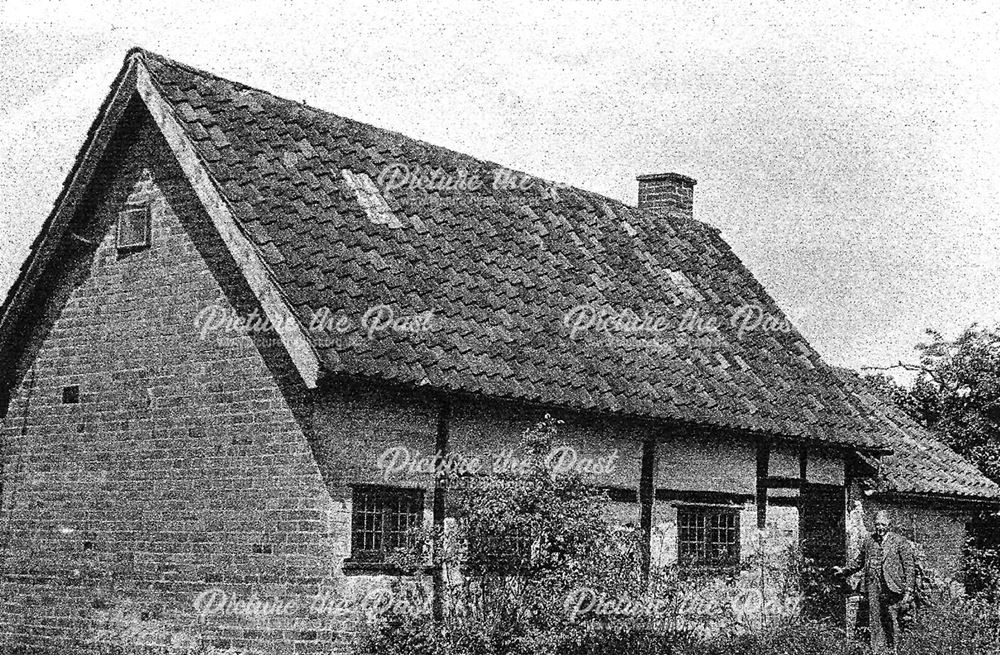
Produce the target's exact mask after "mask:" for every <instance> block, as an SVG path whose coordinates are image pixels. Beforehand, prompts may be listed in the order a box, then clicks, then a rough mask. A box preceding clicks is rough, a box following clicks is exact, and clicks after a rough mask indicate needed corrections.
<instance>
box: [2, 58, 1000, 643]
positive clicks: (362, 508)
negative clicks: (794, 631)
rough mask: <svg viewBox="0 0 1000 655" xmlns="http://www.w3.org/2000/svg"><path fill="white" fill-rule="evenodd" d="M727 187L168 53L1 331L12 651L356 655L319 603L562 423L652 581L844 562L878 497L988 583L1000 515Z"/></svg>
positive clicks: (125, 72)
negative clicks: (553, 173)
mask: <svg viewBox="0 0 1000 655" xmlns="http://www.w3.org/2000/svg"><path fill="white" fill-rule="evenodd" d="M449 181H450V182H449ZM694 187H695V181H694V180H692V179H690V178H687V177H685V176H682V175H676V174H661V175H644V176H640V177H639V202H638V207H633V206H629V205H626V204H623V203H621V202H618V201H615V200H612V199H609V198H605V197H602V196H599V195H597V194H594V193H590V192H586V191H582V190H579V189H575V188H572V187H568V186H565V185H561V184H555V183H551V182H547V181H544V180H539V179H536V178H534V177H532V176H530V175H527V174H524V173H520V172H516V171H510V170H508V169H505V168H503V167H501V166H499V165H497V164H493V163H490V162H485V161H480V160H477V159H474V158H472V157H469V156H466V155H462V154H459V153H456V152H452V151H449V150H446V149H444V148H439V147H435V146H431V145H429V144H426V143H422V142H419V141H415V140H413V139H409V138H407V137H404V136H402V135H399V134H396V133H392V132H389V131H386V130H382V129H378V128H374V127H371V126H368V125H364V124H361V123H357V122H354V121H351V120H348V119H344V118H341V117H338V116H334V115H332V114H329V113H326V112H323V111H319V110H317V109H314V108H312V107H309V106H306V105H302V104H299V103H295V102H291V101H287V100H283V99H280V98H277V97H274V96H272V95H270V94H268V93H265V92H263V91H259V90H256V89H252V88H249V87H246V86H244V85H241V84H237V83H234V82H230V81H228V80H224V79H220V78H218V77H215V76H213V75H211V74H209V73H205V72H203V71H199V70H195V69H192V68H190V67H188V66H185V65H182V64H179V63H177V62H174V61H171V60H168V59H166V58H164V57H161V56H159V55H156V54H153V53H150V52H146V51H143V50H133V51H132V52H130V53H129V54H128V56H127V58H126V61H125V64H124V66H123V68H122V70H121V72H120V74H119V75H118V77H117V79H116V80H115V82H114V84H113V86H112V89H111V92H110V94H109V96H108V98H107V100H106V101H105V103H104V105H103V106H102V108H101V111H100V114H99V116H98V117H97V119H96V121H95V123H94V125H93V127H92V129H91V130H90V133H89V135H88V137H87V140H86V143H85V144H84V145H83V148H82V149H81V151H80V154H79V156H78V158H77V160H76V163H75V166H74V167H73V169H72V171H71V173H70V175H69V177H68V179H67V181H66V183H65V186H64V188H63V190H62V193H61V194H60V196H59V198H58V199H57V202H56V205H55V208H54V209H53V211H52V213H51V215H50V216H49V217H48V219H47V220H46V222H45V224H44V226H43V228H42V231H41V233H40V234H39V236H38V238H37V239H36V241H35V243H34V245H33V248H32V250H31V254H30V256H29V257H28V260H27V261H26V262H25V264H24V266H23V267H22V270H21V274H20V276H19V278H18V280H17V282H16V284H15V285H14V287H13V288H12V289H11V291H10V292H9V294H8V296H7V299H6V301H5V303H4V305H3V308H2V317H0V358H2V363H3V368H2V370H3V373H4V375H3V384H2V399H0V400H2V402H0V406H2V411H3V415H4V419H3V432H2V436H3V451H2V453H3V459H2V465H3V469H2V478H0V480H2V483H3V486H2V495H0V502H2V505H0V598H2V601H0V617H2V618H0V640H2V643H4V644H11V645H14V644H31V645H36V646H45V647H49V648H51V649H53V650H54V651H55V652H69V651H70V650H72V649H74V648H83V647H84V646H86V643H87V641H88V640H89V639H92V638H94V636H95V635H97V637H98V638H99V637H100V635H101V634H102V632H101V631H102V630H108V629H109V626H112V627H114V626H116V625H118V624H119V623H120V624H123V625H124V624H128V625H129V629H137V628H136V626H138V629H145V630H146V632H147V633H148V634H149V635H154V636H156V635H160V636H162V635H163V634H167V633H171V632H176V631H184V630H187V629H189V628H190V627H191V626H192V625H194V624H195V623H197V622H198V621H201V622H202V625H200V626H199V629H202V630H209V631H213V630H214V631H215V634H217V635H218V639H219V642H218V643H220V644H225V645H232V646H238V647H242V646H246V645H254V646H256V647H266V646H267V644H272V646H273V647H274V648H277V646H275V644H278V643H280V644H284V645H290V646H292V647H294V648H295V650H296V651H301V652H310V651H322V650H324V649H328V648H329V645H330V644H331V643H340V642H338V639H339V638H340V635H337V634H331V633H330V631H328V630H324V629H321V628H319V627H318V624H316V625H314V624H311V623H310V622H309V620H308V619H307V620H301V617H298V618H295V619H294V620H293V618H292V617H289V616H286V614H290V613H294V612H293V610H302V611H305V609H304V608H303V603H302V602H298V603H296V602H295V601H294V600H293V599H296V598H308V597H313V598H315V597H318V595H322V602H319V601H315V602H313V604H312V605H310V608H306V609H311V610H315V609H316V608H317V607H320V606H322V607H326V606H328V605H329V604H330V603H331V602H332V601H331V600H330V599H331V598H333V597H335V596H337V595H338V594H346V593H348V591H356V590H358V589H365V588H370V587H372V586H373V585H378V584H380V582H381V581H383V580H384V579H385V578H386V577H387V576H392V575H396V574H398V572H397V571H394V570H393V569H392V568H391V567H388V566H387V565H386V563H385V554H386V552H387V551H388V550H390V549H391V548H392V547H393V546H394V545H395V544H397V543H398V542H399V540H400V539H401V535H402V534H403V533H404V532H405V531H406V530H407V529H408V528H409V527H412V526H415V525H419V524H425V523H440V522H443V521H444V519H445V516H446V512H447V508H446V504H445V494H444V490H443V489H442V488H441V487H440V485H439V484H438V479H439V476H437V475H436V472H437V471H438V470H439V469H440V467H441V466H445V465H447V466H465V467H479V468H478V469H477V470H482V469H483V468H484V467H502V466H516V465H517V458H518V457H519V454H518V453H517V452H516V449H515V448H514V446H515V445H516V444H517V442H518V437H519V435H520V434H521V433H522V432H523V430H524V429H525V428H526V427H528V426H530V425H531V424H533V423H534V422H535V421H536V420H537V419H538V418H539V417H541V416H543V415H544V414H545V413H551V414H554V415H556V416H558V417H559V418H561V419H562V420H563V421H564V422H565V423H564V425H563V426H562V430H561V432H560V438H561V439H563V440H564V443H563V444H562V445H563V447H564V448H563V450H562V451H560V453H559V454H554V455H553V457H556V458H558V461H559V462H560V463H561V465H566V466H576V467H579V469H578V470H581V471H582V472H583V473H584V474H585V475H587V476H588V477H589V479H591V480H592V481H593V482H594V483H595V484H599V485H601V486H603V487H605V488H607V489H608V490H609V493H610V495H611V497H612V498H613V499H615V500H616V506H617V507H618V508H619V510H618V511H617V512H616V517H617V518H618V519H620V520H621V521H622V522H626V523H633V524H635V525H637V526H639V527H640V528H641V530H642V531H643V533H644V534H645V535H647V539H646V540H645V543H646V547H645V548H646V550H645V553H644V555H645V557H646V558H647V559H648V561H649V565H650V566H657V565H662V564H677V565H679V566H703V565H706V564H708V565H713V566H733V565H736V564H738V563H739V561H740V559H741V557H744V556H745V555H746V553H747V552H748V551H749V549H750V542H751V540H752V539H753V537H754V535H755V534H756V533H757V531H758V530H759V529H764V530H771V531H772V532H773V533H774V534H776V535H778V536H779V537H780V539H783V540H785V541H786V542H788V543H800V544H801V545H802V547H803V549H804V550H805V552H806V553H807V554H808V555H810V556H812V557H814V558H816V559H817V560H819V561H821V562H824V563H838V562H841V561H842V560H843V559H844V556H845V554H846V549H847V544H848V539H847V530H846V520H847V510H848V508H849V507H850V508H853V507H855V502H856V501H860V502H861V503H862V509H863V510H869V509H872V508H874V507H882V506H891V507H894V508H896V509H897V510H898V511H899V512H900V513H901V515H904V516H905V517H906V518H907V522H906V525H907V526H909V527H910V528H912V529H911V531H910V533H909V534H910V536H912V537H914V538H916V539H918V540H926V542H927V543H928V544H931V552H930V553H929V555H930V556H931V557H932V558H933V559H934V560H935V562H936V563H938V564H940V565H942V566H944V567H947V568H948V569H949V571H952V572H955V573H957V572H958V569H957V564H956V563H957V561H958V555H959V552H960V545H961V542H962V541H963V539H964V534H965V523H966V522H968V521H969V520H970V517H971V516H972V515H973V514H974V511H975V509H976V508H977V507H980V506H989V504H991V503H996V502H997V501H998V500H1000V488H998V487H997V486H996V485H994V484H993V483H991V482H989V481H988V480H986V479H985V478H984V477H983V476H981V475H980V474H979V473H978V472H977V471H975V469H974V468H972V467H971V466H969V465H968V464H967V463H965V462H964V461H962V460H961V458H959V457H958V456H957V455H955V454H954V453H953V452H951V451H949V450H948V449H947V448H945V447H944V446H942V445H941V444H939V443H937V442H935V441H934V439H933V438H932V437H931V436H930V435H928V434H926V433H925V432H923V431H922V430H920V429H919V427H918V426H915V425H913V424H912V423H909V422H907V421H906V420H905V417H901V416H900V415H899V413H898V412H894V411H893V410H892V408H889V407H886V406H885V405H884V404H883V403H881V402H880V401H879V400H878V399H876V398H874V397H872V396H871V395H870V394H866V393H865V391H864V389H863V388H862V387H860V386H859V385H858V384H857V381H856V380H854V379H852V378H851V377H850V376H849V375H847V374H845V373H843V372H840V371H836V370H833V369H832V368H830V367H829V366H827V365H826V364H824V363H823V361H822V360H821V359H820V357H819V355H818V354H817V353H816V352H815V351H814V350H813V349H812V348H811V347H810V346H809V344H808V343H807V342H806V340H805V339H804V338H803V337H802V336H801V335H800V334H799V333H798V332H797V331H796V330H795V329H794V327H792V326H791V324H790V323H789V322H788V321H787V318H786V317H785V316H784V314H783V313H782V312H781V310H780V308H778V307H777V306H776V305H775V303H774V301H773V300H772V299H771V298H770V297H769V296H768V294H767V292H766V291H765V290H764V289H763V288H762V287H761V285H760V284H759V283H758V282H757V281H756V280H755V279H754V277H753V276H752V275H751V274H750V272H749V271H748V270H747V269H746V268H745V267H744V266H743V264H742V263H741V262H740V261H739V259H738V258H737V257H736V256H735V255H734V253H733V252H732V251H731V250H730V248H729V247H728V246H727V244H726V243H725V241H723V239H722V238H721V237H720V235H719V232H718V230H716V229H715V228H713V227H711V226H709V225H706V224H704V223H702V222H699V221H698V220H696V219H695V218H694V215H693V195H694ZM411 464H412V465H411ZM329 594H333V596H330V595H329ZM254 595H256V598H257V600H256V601H252V602H251V601H248V600H246V599H249V598H252V597H253V596H254ZM240 599H243V600H240ZM261 599H276V600H274V601H273V602H272V604H271V605H267V607H270V609H271V610H274V609H275V608H281V611H280V612H278V611H272V614H276V615H280V616H269V617H267V618H268V619H269V620H267V621H263V622H261V621H249V620H242V618H245V617H240V616H233V615H238V614H240V612H239V611H235V610H234V611H232V612H230V611H228V610H232V609H233V608H242V610H245V611H244V614H245V613H246V611H248V608H249V607H251V606H253V607H256V608H257V610H258V613H259V612H260V611H263V610H260V608H261V605H260V603H265V604H266V603H267V602H271V601H265V600H261ZM277 599H283V600H277ZM244 601H246V602H244ZM254 602H256V603H258V604H257V605H253V603H254ZM206 607H209V608H215V609H216V610H218V611H217V612H216V611H205V610H206ZM227 608H228V610H227ZM199 613H200V615H199ZM306 613H307V614H308V612H306ZM206 614H208V616H206ZM271 619H273V620H271ZM116 621H117V622H118V623H116ZM262 645H263V646H262Z"/></svg>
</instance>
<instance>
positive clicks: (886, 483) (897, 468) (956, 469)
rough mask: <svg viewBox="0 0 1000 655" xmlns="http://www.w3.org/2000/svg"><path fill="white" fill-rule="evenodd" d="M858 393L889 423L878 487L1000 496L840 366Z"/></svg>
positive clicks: (972, 467) (970, 466) (976, 472)
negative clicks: (886, 446)
mask: <svg viewBox="0 0 1000 655" xmlns="http://www.w3.org/2000/svg"><path fill="white" fill-rule="evenodd" d="M836 370H837V374H838V375H839V376H840V377H841V379H842V380H843V381H844V383H845V384H847V385H848V387H849V388H850V389H851V391H852V393H853V394H854V395H855V397H857V398H858V400H859V401H861V402H862V403H863V404H864V405H865V406H866V407H868V408H869V409H871V410H872V411H873V412H874V413H875V415H876V416H877V417H878V419H879V420H880V421H882V422H883V424H884V425H885V426H886V428H887V429H886V431H885V434H886V435H887V436H888V443H887V445H888V446H889V448H891V449H892V453H891V454H890V455H886V456H883V457H881V458H880V459H879V460H878V478H877V489H878V490H879V491H892V492H902V493H919V494H941V495H946V496H963V497H970V498H982V499H986V498H988V499H993V500H996V499H1000V486H998V485H997V484H996V483H995V482H993V481H992V480H990V479H989V478H987V477H986V476H985V475H983V473H982V472H980V470H979V469H978V468H976V466H975V465H974V464H972V463H971V462H969V461H968V460H966V459H965V458H963V457H962V456H961V455H959V454H958V453H956V452H955V451H954V450H952V449H951V448H949V447H948V446H946V445H944V444H943V443H941V442H940V441H939V440H937V439H936V438H935V437H934V435H933V434H932V433H931V432H930V431H928V430H927V429H926V428H924V427H923V426H921V425H920V424H919V423H917V422H916V421H914V420H913V419H912V418H910V417H909V415H907V414H906V412H904V411H903V410H902V409H900V408H899V407H897V406H896V405H895V404H894V403H892V402H891V401H889V400H888V399H884V398H881V397H878V396H877V395H876V394H875V393H873V391H872V389H871V388H869V387H868V386H867V385H866V384H865V383H864V381H863V380H862V379H861V377H860V376H858V374H857V373H855V372H854V371H849V370H845V369H836Z"/></svg>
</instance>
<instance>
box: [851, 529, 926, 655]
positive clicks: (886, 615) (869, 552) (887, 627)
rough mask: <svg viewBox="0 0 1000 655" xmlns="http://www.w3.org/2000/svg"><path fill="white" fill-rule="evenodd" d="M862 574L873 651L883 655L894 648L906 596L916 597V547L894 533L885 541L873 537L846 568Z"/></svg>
mask: <svg viewBox="0 0 1000 655" xmlns="http://www.w3.org/2000/svg"><path fill="white" fill-rule="evenodd" d="M858 571H863V572H864V578H863V585H864V592H865V595H866V596H867V597H868V627H869V630H870V631H871V640H872V648H873V649H874V650H875V651H876V652H879V651H882V650H885V649H887V648H888V647H894V646H895V644H896V637H897V636H898V633H899V610H900V609H901V608H900V604H901V602H902V600H903V598H904V597H905V596H912V593H913V587H914V584H915V582H916V579H915V567H914V558H913V548H912V547H911V546H910V542H909V541H907V540H906V539H904V538H903V537H901V536H899V535H898V534H895V533H894V532H887V533H886V534H885V536H884V537H882V540H881V542H880V541H879V540H878V539H876V538H875V537H873V536H871V535H869V536H868V537H866V538H865V541H864V543H863V544H862V545H861V550H860V551H859V552H858V555H857V557H855V558H854V560H853V561H852V562H851V564H850V565H849V566H848V567H847V569H846V572H847V573H849V574H851V573H857V572H858Z"/></svg>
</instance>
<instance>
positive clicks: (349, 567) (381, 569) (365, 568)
mask: <svg viewBox="0 0 1000 655" xmlns="http://www.w3.org/2000/svg"><path fill="white" fill-rule="evenodd" d="M343 570H344V575H430V574H432V573H434V571H435V570H437V567H435V566H433V565H430V564H427V565H424V566H407V567H402V566H398V565H396V564H389V563H387V562H374V561H370V560H352V559H345V560H344V565H343Z"/></svg>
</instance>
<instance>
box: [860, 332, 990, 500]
mask: <svg viewBox="0 0 1000 655" xmlns="http://www.w3.org/2000/svg"><path fill="white" fill-rule="evenodd" d="M927 335H928V336H929V337H930V341H928V342H926V343H921V344H918V345H917V346H916V349H917V351H918V352H919V353H920V359H919V363H918V364H916V365H908V364H899V365H898V367H900V368H903V369H906V370H910V371H913V372H916V374H917V377H916V378H915V379H914V381H913V383H912V385H910V386H909V387H905V386H902V385H899V384H898V383H896V382H894V381H893V380H892V379H891V378H888V377H887V376H885V375H884V374H878V375H872V376H868V377H867V378H866V380H867V382H868V383H869V384H870V385H871V386H872V387H873V388H874V389H876V390H877V391H880V392H881V393H882V394H883V395H884V396H886V397H888V398H890V399H891V400H893V401H894V402H895V403H896V404H897V405H898V406H899V407H901V408H902V409H903V410H904V411H906V412H907V413H908V414H909V415H910V416H912V417H913V418H914V419H915V420H916V421H918V422H919V423H920V424H922V425H923V426H925V427H927V428H928V429H931V430H933V431H935V432H936V433H937V434H938V435H940V437H941V439H942V441H944V442H945V443H946V444H948V445H949V446H950V447H952V448H953V449H954V450H955V451H956V452H958V453H959V454H961V455H963V456H964V457H966V458H968V459H969V460H970V461H972V462H974V463H975V464H976V465H977V466H979V468H980V469H981V470H982V471H983V472H984V473H985V474H986V475H987V476H989V477H990V478H992V479H993V480H998V481H1000V331H998V329H997V328H993V329H989V328H983V327H979V326H976V325H972V326H970V327H969V328H967V329H966V330H964V331H963V332H962V333H961V334H960V335H959V336H958V337H957V338H956V339H954V340H948V339H945V338H944V337H943V336H942V335H941V334H940V333H939V332H935V331H933V330H928V331H927Z"/></svg>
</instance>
